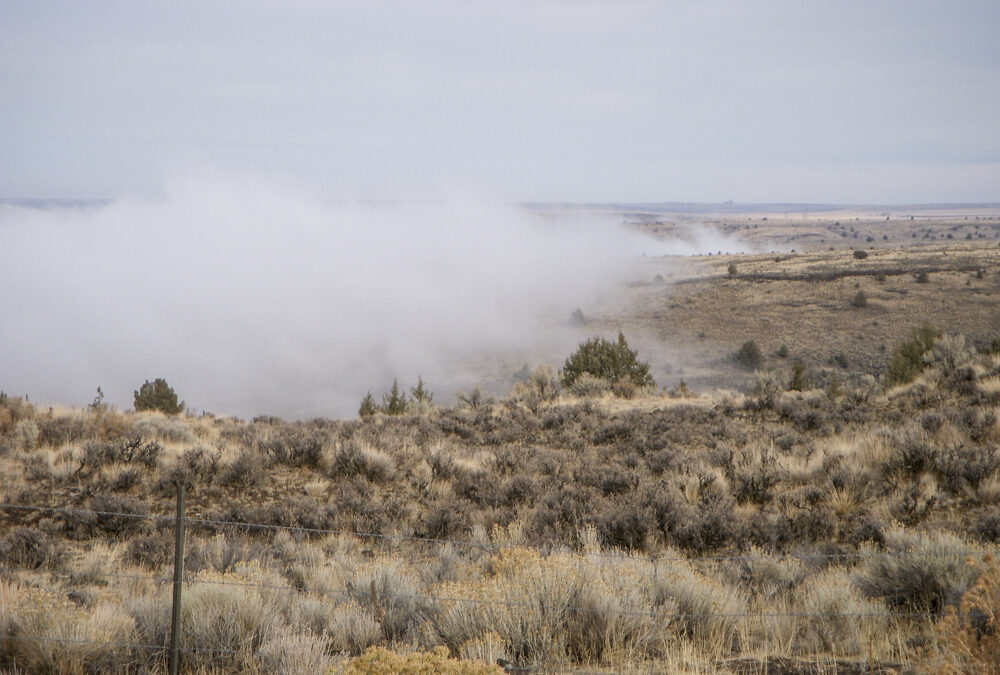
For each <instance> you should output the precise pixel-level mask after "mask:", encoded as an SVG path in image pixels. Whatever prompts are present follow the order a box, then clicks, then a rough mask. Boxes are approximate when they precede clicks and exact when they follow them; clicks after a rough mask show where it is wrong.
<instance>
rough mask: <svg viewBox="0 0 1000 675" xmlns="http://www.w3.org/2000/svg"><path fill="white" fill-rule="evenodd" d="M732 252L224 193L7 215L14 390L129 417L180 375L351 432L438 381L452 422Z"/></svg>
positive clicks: (7, 314)
mask: <svg viewBox="0 0 1000 675" xmlns="http://www.w3.org/2000/svg"><path fill="white" fill-rule="evenodd" d="M723 246H725V243H724V242H722V240H721V239H719V238H717V236H711V237H702V238H701V239H700V240H698V241H695V242H693V243H692V242H690V241H689V242H674V243H667V242H662V241H660V242H658V241H655V240H653V239H652V238H648V237H645V236H642V235H640V234H637V233H635V232H631V231H629V230H627V229H626V228H624V227H622V226H621V224H620V218H619V219H615V218H614V217H611V216H603V217H602V216H596V215H586V214H577V215H564V216H562V217H556V218H553V217H543V216H542V215H539V214H536V213H531V212H528V211H525V210H522V209H520V208H518V207H515V206H510V205H504V204H502V203H499V202H497V201H496V200H487V199H484V198H482V197H480V196H476V195H472V194H468V193H456V194H451V195H449V196H448V197H447V198H445V199H442V200H438V201H435V202H433V203H425V204H418V203H409V204H364V203H347V202H337V203H329V202H325V201H323V200H322V199H320V198H318V197H317V196H316V195H314V194H312V193H309V192H307V191H304V190H301V189H298V188H296V187H292V186H288V185H283V184H279V183H276V182H274V181H270V180H263V179H258V178H245V177H232V176H217V175H216V176H211V177H206V176H199V177H197V178H190V179H187V180H181V181H177V182H175V183H174V184H173V185H171V186H170V187H169V188H167V189H166V190H165V191H164V193H163V196H162V197H159V198H156V199H119V200H114V201H112V202H110V203H108V204H106V205H103V206H88V207H53V208H28V207H21V206H13V205H9V204H8V205H0V287H2V289H3V293H2V296H0V316H2V333H3V348H2V350H0V388H2V389H3V390H4V391H6V392H7V393H8V394H12V395H20V394H28V395H30V397H31V399H32V400H33V401H36V402H40V403H42V404H45V405H50V404H67V405H77V406H78V405H85V404H86V403H89V402H90V401H91V400H92V399H93V397H94V394H95V392H96V389H97V387H98V386H100V387H101V388H102V390H103V392H104V394H105V396H106V399H105V400H106V402H108V403H112V404H114V405H116V406H118V407H120V408H123V409H124V408H130V407H131V405H132V392H133V390H135V389H138V388H139V386H140V385H141V384H142V383H143V381H144V380H147V379H148V380H152V379H153V378H156V377H163V378H165V379H166V380H167V381H168V382H169V383H170V384H171V385H172V386H173V387H174V389H175V390H176V391H177V393H178V394H179V395H180V396H181V397H182V398H183V399H184V400H185V401H186V402H187V404H188V406H189V407H190V408H192V409H194V410H195V411H198V412H200V411H202V410H207V411H211V412H215V413H219V414H232V415H240V416H253V415H257V414H274V415H281V416H285V417H299V418H301V417H311V416H317V415H326V416H353V415H355V414H356V413H357V409H358V404H359V402H360V400H361V397H362V396H364V394H365V392H367V391H369V390H371V391H372V393H373V394H374V395H375V396H376V399H378V398H379V397H380V395H381V393H382V392H383V391H385V390H387V389H388V387H389V386H390V385H391V383H392V380H393V378H399V381H400V384H401V385H403V386H405V387H407V388H408V387H409V386H412V385H413V384H414V383H415V382H416V379H417V376H418V375H421V376H422V377H423V379H424V381H425V382H426V383H427V385H428V386H429V387H430V389H431V390H432V391H433V392H435V396H436V398H435V401H436V402H440V403H442V404H452V403H454V393H455V391H456V390H458V389H467V388H469V387H471V386H473V385H474V384H476V383H478V382H482V381H483V379H482V378H483V374H484V372H486V371H488V369H489V366H490V364H493V363H496V362H499V361H503V360H506V362H509V363H517V362H518V361H520V362H522V363H523V362H531V365H535V364H536V363H538V362H542V361H549V362H551V363H555V364H558V363H560V362H561V359H562V358H565V356H566V355H567V354H568V351H567V350H570V349H572V347H573V346H574V345H575V344H576V343H577V342H578V341H579V340H580V339H582V338H583V337H584V336H585V335H584V334H583V333H581V332H580V329H579V328H573V327H571V326H570V325H569V322H568V321H567V319H568V318H569V316H570V314H571V313H572V311H573V310H574V309H575V308H576V307H584V308H585V309H586V308H587V307H588V303H591V302H595V301H596V300H595V299H596V298H597V297H599V296H602V295H603V296H604V298H605V301H607V299H608V297H609V295H608V294H609V293H613V292H614V289H615V288H617V287H618V286H620V284H621V282H622V281H623V280H626V279H627V278H628V276H629V274H630V270H634V269H635V267H634V265H635V263H636V262H637V261H638V260H640V259H641V256H643V255H664V254H668V253H679V254H690V253H696V252H699V251H714V250H717V249H719V248H722V247H723ZM730 248H732V247H731V245H730Z"/></svg>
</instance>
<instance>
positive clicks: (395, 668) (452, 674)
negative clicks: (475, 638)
mask: <svg viewBox="0 0 1000 675" xmlns="http://www.w3.org/2000/svg"><path fill="white" fill-rule="evenodd" d="M334 672H336V673H338V674H340V675H390V674H391V673H407V674H409V675H434V674H437V673H440V674H441V675H502V674H503V672H504V670H503V669H502V668H500V667H498V666H494V665H487V664H485V663H478V662H475V661H468V660H465V659H454V658H450V657H449V656H448V650H447V649H445V648H444V647H438V648H437V649H435V650H434V651H431V652H412V653H409V654H396V653H395V652H392V651H389V650H388V649H386V648H384V647H372V648H371V649H369V650H368V651H366V652H365V653H364V654H362V655H361V656H358V657H355V658H353V659H351V660H350V661H348V662H347V663H346V664H344V666H343V667H342V668H338V669H337V670H336V671H334Z"/></svg>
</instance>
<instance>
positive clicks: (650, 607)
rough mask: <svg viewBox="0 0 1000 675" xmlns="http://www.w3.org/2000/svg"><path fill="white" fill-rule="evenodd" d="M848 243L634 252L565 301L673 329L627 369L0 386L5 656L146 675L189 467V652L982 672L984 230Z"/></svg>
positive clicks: (163, 624)
mask: <svg viewBox="0 0 1000 675" xmlns="http://www.w3.org/2000/svg"><path fill="white" fill-rule="evenodd" d="M962 217H963V218H964V217H965V216H964V215H963V216H962ZM758 218H759V215H755V216H754V220H755V221H756V220H757V219H758ZM773 220H775V219H773V218H771V217H769V219H768V221H766V222H767V223H768V224H769V225H768V227H769V228H773V229H771V230H769V231H770V232H771V234H768V235H767V236H768V237H776V236H777V235H775V234H774V231H775V230H777V229H779V228H777V226H776V225H775V223H774V222H773ZM842 222H846V218H844V221H842ZM855 222H862V221H855ZM890 222H891V221H890ZM911 222H912V223H918V224H920V225H923V226H924V227H925V228H926V227H928V221H926V220H924V221H920V220H917V219H915V220H914V221H909V220H901V221H900V227H901V228H905V227H909V225H908V223H911ZM964 222H965V221H964V220H963V221H962V223H964ZM970 222H972V223H976V222H979V224H980V225H983V223H986V222H989V223H994V222H995V221H993V220H991V221H985V220H980V221H975V220H972V221H970ZM873 225H874V223H873ZM657 227H661V226H657ZM817 227H819V225H817ZM823 227H826V226H825V225H823ZM831 227H832V226H831ZM947 227H951V224H947ZM962 227H966V226H965V225H964V224H963V225H962ZM972 227H973V229H972V231H975V229H974V226H972ZM758 229H759V228H758ZM827 229H829V228H827ZM905 231H906V230H905V229H901V230H900V233H903V232H905ZM964 231H965V230H960V231H957V232H964ZM789 236H798V234H797V233H796V230H794V229H791V230H788V229H787V228H786V231H785V237H786V239H785V240H783V242H784V243H787V242H788V241H789V240H788V237H789ZM902 236H903V235H902V234H899V233H897V234H896V235H894V237H896V238H901V237H902ZM938 239H940V238H938ZM955 239H958V237H957V236H956V237H955ZM886 241H890V240H886ZM789 248H790V247H789ZM854 250H855V249H854V248H853V247H838V248H835V250H834V251H829V250H828V249H822V247H819V248H813V249H811V250H809V251H808V252H797V253H794V254H793V253H781V254H775V253H767V254H741V255H729V256H704V257H700V258H695V259H689V260H686V261H678V260H675V259H665V258H664V259H654V258H650V259H648V260H646V261H645V268H644V270H643V275H644V279H643V280H641V281H639V282H636V283H632V284H631V285H630V286H629V287H628V288H627V289H626V290H625V297H626V302H623V303H621V304H619V305H617V306H615V307H613V308H610V309H605V310H603V311H602V312H600V313H595V314H594V315H593V316H588V321H589V324H588V326H587V328H588V330H589V329H592V330H593V331H594V333H595V334H607V333H608V332H610V331H612V330H615V329H617V328H622V330H623V331H624V332H625V333H626V334H628V335H630V336H631V335H633V334H637V335H639V334H642V335H645V336H646V338H645V339H649V340H653V341H654V342H655V341H659V342H661V343H663V344H669V345H673V346H674V348H673V351H672V352H671V356H670V362H669V363H667V362H666V361H665V360H664V359H661V360H659V361H655V362H653V363H651V365H652V366H653V373H654V375H656V377H657V380H658V384H659V385H660V386H659V387H656V388H649V389H645V390H638V391H635V390H633V389H632V388H627V387H624V388H623V387H615V389H614V391H615V392H616V393H617V394H619V395H618V396H615V394H614V393H613V392H612V390H611V389H612V387H611V385H612V383H609V382H606V383H600V382H596V383H595V382H593V381H585V382H583V383H580V384H575V385H574V386H567V387H562V388H560V387H559V384H558V382H557V381H556V378H555V372H554V371H553V370H551V369H545V368H540V369H539V370H537V371H535V373H534V374H533V375H532V376H531V377H529V378H528V379H527V380H525V381H524V382H522V383H521V384H519V385H518V386H517V387H515V388H513V389H512V390H511V391H510V392H508V393H507V394H506V395H504V396H501V397H498V398H496V399H495V400H493V399H487V398H483V399H478V398H476V397H475V396H467V397H465V399H464V402H463V403H461V404H460V405H456V406H454V407H447V406H432V405H426V404H421V405H411V407H410V408H409V409H408V410H407V412H405V413H404V414H401V415H386V414H382V413H377V414H375V415H373V416H371V417H366V418H363V419H354V420H341V421H335V420H326V419H316V420H309V421H301V422H288V421H283V420H280V419H276V418H270V417H260V418H256V419H254V420H249V421H247V420H239V419H233V418H227V417H216V416H213V415H211V414H203V415H201V416H184V415H180V416H168V415H164V414H162V413H158V412H139V413H136V412H131V411H128V412H120V411H116V410H113V409H110V408H108V407H106V406H103V405H100V404H97V405H94V406H91V407H87V408H83V409H69V408H66V409H60V408H56V409H50V408H47V407H45V408H41V407H35V406H34V405H32V404H31V403H29V402H27V401H25V400H23V399H21V398H17V397H13V396H3V397H2V398H0V669H3V670H4V672H11V673H34V672H68V673H91V672H112V671H114V672H163V671H165V669H166V663H167V660H166V659H167V657H166V649H165V646H166V645H167V644H168V640H169V627H170V601H171V583H170V578H171V575H172V559H173V548H172V547H173V519H172V517H173V512H174V508H175V495H176V489H177V488H176V486H177V485H178V484H179V483H180V484H183V485H185V486H186V489H187V516H188V518H189V523H188V539H187V545H186V549H185V552H186V554H185V561H184V573H185V583H184V605H183V607H184V611H183V614H182V628H181V640H182V647H183V650H184V651H183V652H182V654H183V657H182V668H181V669H182V671H183V672H190V673H209V672H237V671H239V672H260V673H311V672H328V671H329V672H343V673H389V672H413V673H430V672H454V673H487V672H494V673H501V672H504V671H505V670H506V672H519V673H530V672H546V673H548V672H587V673H612V672H634V673H649V672H658V673H659V672H670V673H740V674H743V673H781V674H791V673H910V672H914V673H916V672H920V673H924V672H927V673H929V672H946V673H966V672H968V673H990V672H997V671H996V663H998V662H1000V642H998V637H997V636H998V633H997V630H996V624H997V620H998V618H1000V617H998V614H997V607H998V606H1000V581H998V579H1000V562H998V558H997V555H998V554H1000V354H998V353H997V346H996V345H995V343H994V340H996V339H997V338H1000V321H998V319H1000V304H998V303H1000V275H998V271H1000V248H998V247H997V244H996V242H995V240H993V241H982V240H978V241H977V240H975V239H970V240H966V239H964V235H963V238H962V239H960V240H957V241H950V242H949V243H947V244H943V243H941V242H940V241H937V240H936V241H935V243H933V244H926V245H921V246H918V247H913V248H900V247H896V248H890V247H885V248H882V247H878V246H876V247H875V248H874V249H872V250H868V249H866V251H867V253H868V256H867V257H866V258H863V259H859V258H857V257H855V256H854V254H853V251H854ZM730 265H734V266H735V270H734V271H733V272H732V273H731V272H730V269H729V267H730ZM921 272H924V273H926V274H927V280H926V281H918V280H917V278H916V275H919V274H920V273H921ZM658 274H659V275H661V276H662V277H663V281H662V282H661V281H660V280H658V279H656V276H657V275H658ZM883 275H884V277H883ZM859 291H861V292H863V293H864V296H865V298H866V302H865V303H864V306H858V305H859V304H860V303H856V302H852V300H853V299H854V298H855V297H856V296H857V294H858V292H859ZM925 322H930V323H932V324H933V325H934V326H936V327H937V328H938V329H939V330H940V331H941V332H942V333H943V335H940V336H939V337H938V338H937V339H936V341H934V343H933V344H932V345H931V347H930V348H929V349H927V350H926V352H925V353H923V354H917V356H918V363H919V366H920V368H922V371H921V372H918V373H916V376H915V378H914V379H912V380H911V381H909V382H905V383H900V384H895V385H893V386H887V383H886V381H885V369H886V365H887V364H888V363H889V362H890V360H891V359H892V358H893V356H894V353H895V352H896V351H897V347H898V346H899V345H900V343H902V342H903V341H905V340H906V339H907V338H909V337H910V335H911V332H912V330H913V329H914V328H915V327H918V326H920V325H921V324H923V323H925ZM959 335H960V336H963V337H956V336H959ZM750 340H752V341H754V342H755V343H756V344H757V345H759V347H760V351H761V362H760V363H759V364H758V365H757V368H756V370H753V369H747V368H745V367H743V366H741V365H739V364H737V363H735V362H733V360H732V359H731V355H732V354H733V353H734V352H735V351H736V350H737V349H738V348H739V347H740V346H741V344H742V343H744V342H746V341H750ZM637 344H641V342H640V343H637ZM782 346H784V347H786V348H787V353H785V350H782V349H781V347H782ZM779 352H781V353H782V354H784V355H779ZM639 355H640V357H644V356H645V355H644V353H643V351H642V349H640V350H639ZM796 361H800V362H801V363H802V365H803V371H802V373H801V374H802V376H803V378H804V379H803V380H802V381H801V382H799V384H800V385H802V386H798V387H796V388H795V389H793V390H789V386H788V385H789V384H790V383H791V377H792V370H793V366H792V364H793V363H794V362H796ZM682 370H683V372H681V371H682ZM668 371H669V372H668ZM681 379H684V380H685V383H686V384H687V385H689V387H688V388H687V389H685V388H681V387H679V384H680V380H681Z"/></svg>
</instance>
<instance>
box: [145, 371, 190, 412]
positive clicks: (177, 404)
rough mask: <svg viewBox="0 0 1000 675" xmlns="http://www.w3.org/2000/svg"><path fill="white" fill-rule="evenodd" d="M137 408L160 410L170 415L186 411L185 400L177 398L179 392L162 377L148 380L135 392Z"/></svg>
mask: <svg viewBox="0 0 1000 675" xmlns="http://www.w3.org/2000/svg"><path fill="white" fill-rule="evenodd" d="M135 410H136V412H140V411H143V410H159V411H160V412H164V413H166V414H168V415H176V414H177V413H180V412H183V411H184V401H178V400H177V393H176V392H175V391H174V390H173V389H172V388H171V387H170V385H169V384H167V381H166V380H164V379H163V378H162V377H158V378H156V379H155V380H153V381H152V382H150V381H149V380H146V382H145V383H144V384H143V385H142V386H141V387H139V391H137V392H135Z"/></svg>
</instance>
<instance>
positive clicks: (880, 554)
mask: <svg viewBox="0 0 1000 675" xmlns="http://www.w3.org/2000/svg"><path fill="white" fill-rule="evenodd" d="M0 509H8V510H22V511H47V512H52V513H64V514H71V515H82V514H86V515H96V516H107V517H121V518H134V519H145V520H154V521H160V522H170V523H174V522H176V517H174V516H160V515H154V514H143V513H128V512H118V511H100V510H93V509H72V508H65V507H55V506H35V505H30V504H0ZM184 522H185V524H186V525H193V526H206V527H208V526H211V527H218V528H222V527H232V528H237V529H248V530H254V529H257V530H266V531H285V532H300V533H304V534H316V535H327V536H329V535H336V536H348V537H357V538H359V539H376V540H385V541H403V542H413V543H423V544H434V545H441V546H443V545H450V546H456V547H462V548H475V549H479V550H483V551H497V550H523V549H528V550H532V551H535V552H538V553H541V554H544V555H559V554H570V555H576V556H580V557H584V558H608V559H612V560H616V561H619V562H630V563H665V562H740V561H744V562H745V561H750V560H788V559H798V560H856V559H865V558H898V557H903V558H911V557H925V556H926V557H934V556H944V557H948V556H955V557H970V556H971V557H982V556H988V555H1000V551H984V550H975V549H967V550H958V551H955V550H944V549H930V550H923V551H913V550H910V551H856V552H839V553H805V552H792V553H767V554H728V555H713V556H683V555H681V556H671V555H666V554H657V553H654V554H650V555H633V554H630V553H628V552H625V551H614V552H612V551H592V552H590V551H583V552H578V551H572V550H570V549H568V547H566V546H565V545H559V544H553V545H552V546H550V547H542V546H537V545H536V546H532V545H530V544H505V543H498V542H491V543H485V542H473V541H464V540H457V539H438V538H432V537H416V536H412V535H402V534H384V533H375V532H356V531H352V530H339V529H328V528H315V527H302V526H295V525H273V524H269V523H251V522H243V521H235V520H219V519H211V518H198V517H185V518H184Z"/></svg>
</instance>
